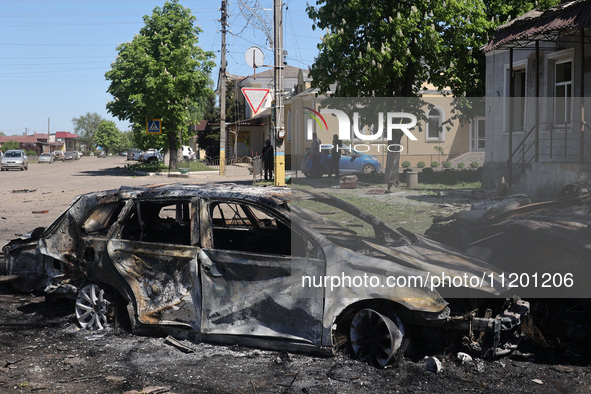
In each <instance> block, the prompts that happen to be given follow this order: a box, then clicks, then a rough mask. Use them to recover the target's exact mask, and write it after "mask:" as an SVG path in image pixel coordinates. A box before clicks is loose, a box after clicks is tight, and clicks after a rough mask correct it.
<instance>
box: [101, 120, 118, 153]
mask: <svg viewBox="0 0 591 394" xmlns="http://www.w3.org/2000/svg"><path fill="white" fill-rule="evenodd" d="M94 140H95V142H96V144H97V145H98V146H100V147H101V148H103V149H104V150H105V152H106V153H110V152H112V151H113V150H115V149H116V148H117V146H118V145H119V144H120V143H121V131H119V129H118V128H117V125H116V124H115V122H113V121H111V120H104V121H102V122H101V124H99V127H98V130H97V131H96V133H95V135H94Z"/></svg>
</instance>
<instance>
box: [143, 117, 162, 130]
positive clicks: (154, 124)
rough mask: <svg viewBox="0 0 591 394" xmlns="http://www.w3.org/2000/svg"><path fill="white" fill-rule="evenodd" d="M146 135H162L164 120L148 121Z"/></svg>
mask: <svg viewBox="0 0 591 394" xmlns="http://www.w3.org/2000/svg"><path fill="white" fill-rule="evenodd" d="M146 134H162V119H152V120H146Z"/></svg>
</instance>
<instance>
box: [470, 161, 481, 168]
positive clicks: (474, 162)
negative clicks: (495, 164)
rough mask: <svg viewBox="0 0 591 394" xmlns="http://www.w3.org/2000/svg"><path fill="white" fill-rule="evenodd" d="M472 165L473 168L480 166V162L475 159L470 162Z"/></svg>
mask: <svg viewBox="0 0 591 394" xmlns="http://www.w3.org/2000/svg"><path fill="white" fill-rule="evenodd" d="M470 167H472V168H478V167H480V164H478V162H477V161H473V162H472V163H470Z"/></svg>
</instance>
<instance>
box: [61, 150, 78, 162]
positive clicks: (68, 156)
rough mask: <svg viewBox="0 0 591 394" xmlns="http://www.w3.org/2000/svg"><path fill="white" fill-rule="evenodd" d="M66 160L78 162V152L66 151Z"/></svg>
mask: <svg viewBox="0 0 591 394" xmlns="http://www.w3.org/2000/svg"><path fill="white" fill-rule="evenodd" d="M64 158H65V160H76V152H75V151H69V150H68V151H66V153H64Z"/></svg>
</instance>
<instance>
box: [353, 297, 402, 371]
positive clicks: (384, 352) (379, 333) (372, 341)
mask: <svg viewBox="0 0 591 394" xmlns="http://www.w3.org/2000/svg"><path fill="white" fill-rule="evenodd" d="M394 319H395V320H396V321H397V322H396V323H394V322H393V321H392V320H391V319H390V318H389V317H387V316H384V315H382V314H380V313H378V312H376V311H374V310H373V309H362V310H360V311H359V312H357V313H356V314H355V316H354V317H353V320H352V321H351V329H350V333H349V335H350V339H351V346H352V348H353V353H354V354H355V357H357V358H358V359H359V360H361V361H364V362H366V363H368V364H371V365H374V366H376V367H379V368H384V367H385V366H386V365H387V364H388V363H389V362H390V360H391V359H392V357H393V356H394V355H395V354H396V352H397V351H398V349H400V345H401V344H402V338H403V337H404V329H403V327H402V323H401V322H400V320H398V318H397V317H395V316H394Z"/></svg>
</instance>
